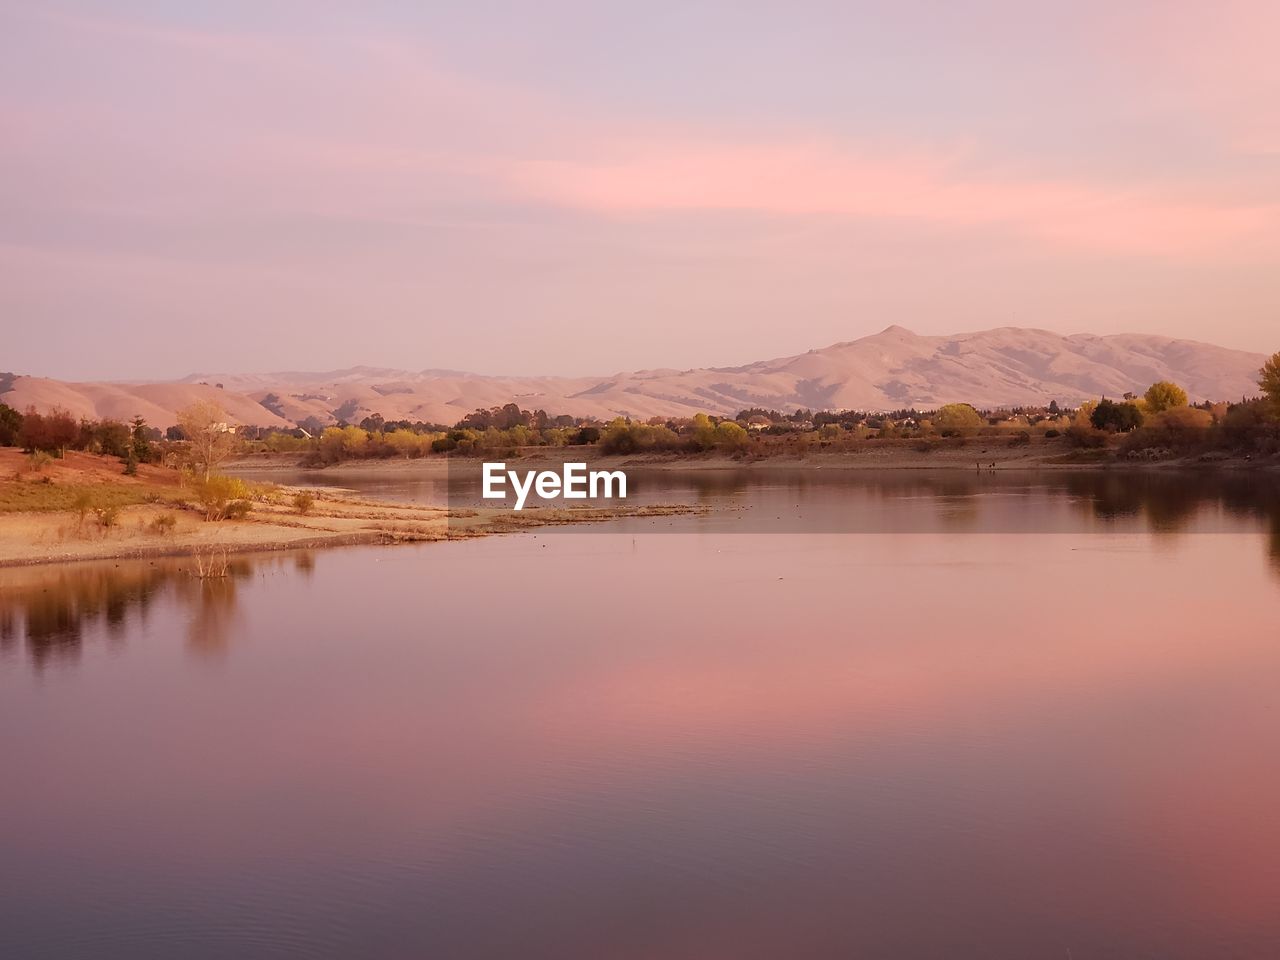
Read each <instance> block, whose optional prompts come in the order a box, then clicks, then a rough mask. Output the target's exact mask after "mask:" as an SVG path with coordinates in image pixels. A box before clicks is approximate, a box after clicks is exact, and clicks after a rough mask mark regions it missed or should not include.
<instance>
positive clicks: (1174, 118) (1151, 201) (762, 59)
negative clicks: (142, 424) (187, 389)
mask: <svg viewBox="0 0 1280 960" xmlns="http://www.w3.org/2000/svg"><path fill="white" fill-rule="evenodd" d="M1277 36H1280V4H1276V3H1274V2H1270V0H1256V2H1230V0H1228V2H1223V3H1216V4H1207V3H1202V2H1197V3H1188V2H1178V0H1169V2H1161V3H1141V2H1138V3H1125V4H1114V3H1094V2H1088V0H1084V2H1073V3H1057V2H1035V3H1027V2H956V3H937V2H929V3H925V2H912V0H903V2H893V3H890V2H875V3H872V2H861V3H860V2H849V0H843V2H821V3H819V2H814V3H753V2H745V3H744V2H706V3H690V2H682V3H665V2H651V3H645V4H611V3H599V2H585V0H580V2H563V0H547V2H540V3H529V2H526V3H499V2H490V0H478V2H473V3H468V4H442V3H441V4H436V3H412V2H398V3H393V2H378V0H374V2H369V3H362V4H345V5H342V4H331V3H318V2H272V0H254V2H243V3H242V2H234V0H232V2H219V3H216V4H214V3H206V4H195V3H183V2H177V0H173V2H159V0H152V2H141V0H124V2H113V3H74V2H67V3H59V2H53V3H47V4H45V3H41V4H27V3H18V2H3V0H0V76H2V77H3V83H2V84H0V129H2V130H3V145H4V146H3V150H2V151H0V210H2V211H3V216H0V315H2V316H3V318H4V352H3V356H0V370H12V371H14V372H18V373H32V374H42V375H48V376H56V377H64V378H80V379H89V378H130V377H137V378H142V377H150V378H171V377H177V376H181V375H184V374H186V373H189V372H192V371H194V370H219V371H248V370H279V369H330V368H335V367H341V366H348V365H352V364H372V365H378V366H391V367H399V368H406V369H422V368H428V367H445V368H455V369H469V370H475V371H478V372H484V373H547V374H605V373H609V372H612V371H616V370H624V369H637V368H644V367H654V366H664V367H665V366H670V367H681V368H683V367H693V366H703V365H729V364H739V363H745V362H749V361H752V360H757V359H763V358H768V357H774V356H782V355H787V354H793V353H798V352H802V351H804V350H807V349H809V348H811V347H819V346H823V345H826V344H828V343H831V342H835V341H840V340H849V339H853V338H855V337H859V336H862V335H865V334H868V333H872V332H874V331H876V330H879V329H881V328H883V327H885V326H888V325H889V324H901V325H903V326H906V327H909V328H911V329H913V330H915V331H917V332H919V333H952V332H956V331H961V330H970V329H983V328H988V327H994V326H1006V325H1013V326H1034V327H1043V328H1048V329H1051V330H1057V331H1059V332H1064V333H1074V332H1093V333H1116V332H1146V333H1159V334H1167V335H1170V336H1176V337H1186V338H1189V339H1198V340H1205V341H1210V342H1214V343H1220V344H1223V345H1226V346H1232V347H1238V348H1243V349H1249V350H1256V351H1261V352H1267V353H1270V352H1272V351H1274V350H1276V349H1277V348H1280V57H1277V56H1276V55H1275V49H1274V45H1275V40H1276V37H1277Z"/></svg>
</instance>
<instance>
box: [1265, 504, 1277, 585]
mask: <svg viewBox="0 0 1280 960" xmlns="http://www.w3.org/2000/svg"><path fill="white" fill-rule="evenodd" d="M1267 554H1268V555H1269V556H1270V557H1271V568H1272V569H1273V570H1274V571H1275V572H1276V575H1277V576H1280V511H1277V512H1275V513H1273V514H1271V529H1270V531H1269V536H1268V537H1267Z"/></svg>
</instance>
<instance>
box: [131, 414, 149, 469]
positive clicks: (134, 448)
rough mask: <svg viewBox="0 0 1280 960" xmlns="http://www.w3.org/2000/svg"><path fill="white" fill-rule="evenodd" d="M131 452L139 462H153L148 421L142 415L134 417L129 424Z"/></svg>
mask: <svg viewBox="0 0 1280 960" xmlns="http://www.w3.org/2000/svg"><path fill="white" fill-rule="evenodd" d="M129 434H130V443H129V447H130V451H129V452H130V453H131V454H132V456H133V459H134V460H136V461H138V462H139V463H150V462H151V436H150V428H149V427H148V426H147V421H146V420H144V419H142V417H140V416H138V417H134V418H133V420H132V421H131V422H130V424H129Z"/></svg>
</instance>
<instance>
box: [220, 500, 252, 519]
mask: <svg viewBox="0 0 1280 960" xmlns="http://www.w3.org/2000/svg"><path fill="white" fill-rule="evenodd" d="M252 511H253V504H252V503H251V502H250V501H248V500H232V501H231V502H230V503H228V504H227V508H226V510H225V511H224V512H223V514H222V516H223V519H224V520H243V519H244V518H245V517H247V516H248V515H249V514H250V513H251V512H252Z"/></svg>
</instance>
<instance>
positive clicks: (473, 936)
mask: <svg viewBox="0 0 1280 960" xmlns="http://www.w3.org/2000/svg"><path fill="white" fill-rule="evenodd" d="M1153 543H1154V541H1152V540H1150V539H1148V538H1147V537H1146V536H1143V535H1137V536H1132V535H1126V536H1114V537H1111V536H1107V537H1098V536H1085V535H1075V536H1072V535H1064V536H1056V537H1039V538H1033V537H1023V536H998V535H985V536H965V537H953V536H947V535H945V534H941V535H929V534H922V535H920V536H913V537H893V536H862V537H804V536H768V537H750V536H746V537H742V536H739V537H651V538H639V539H638V540H635V541H633V539H632V538H631V537H629V536H627V537H599V536H586V535H579V536H563V537H556V538H549V539H548V538H545V537H541V536H540V537H537V538H534V537H532V536H519V537H507V538H493V539H487V540H482V541H474V542H459V543H450V544H438V545H429V546H424V547H402V548H395V549H381V548H378V549H363V548H360V549H351V550H345V551H338V552H330V553H324V554H320V555H318V556H317V557H316V558H315V563H314V570H313V571H312V572H311V573H310V575H309V577H308V576H305V575H303V573H302V572H293V570H294V568H293V566H292V565H291V564H289V563H284V564H278V563H275V562H272V561H266V562H264V563H263V564H262V566H260V567H255V569H254V570H253V572H252V573H251V575H249V576H246V577H244V578H243V579H241V580H239V581H237V590H236V593H235V618H234V628H233V630H232V631H231V633H230V635H229V637H228V642H227V644H226V646H225V648H224V649H223V652H222V655H221V656H219V657H217V658H212V659H211V658H209V657H207V656H203V655H193V654H197V653H198V652H199V651H196V650H193V649H192V647H191V646H190V645H189V644H188V642H187V639H188V638H187V633H186V630H187V627H188V624H189V622H190V616H191V612H190V611H191V607H190V603H191V602H192V600H193V598H192V597H190V596H187V597H186V598H185V599H184V598H183V595H181V594H180V593H179V592H176V591H175V592H172V593H169V594H166V595H165V597H166V599H162V600H161V601H158V602H156V603H155V604H153V605H152V606H151V607H150V609H149V610H148V614H147V617H146V620H145V621H142V620H137V619H130V620H129V621H128V624H129V630H128V634H127V636H126V637H125V641H124V643H123V644H122V645H121V646H120V647H118V648H115V649H108V648H107V646H106V645H105V644H100V643H96V642H94V643H88V644H86V646H85V648H84V650H83V653H82V655H81V657H80V659H79V661H78V664H77V665H76V666H75V667H74V668H67V669H62V670H57V671H48V670H46V671H43V672H42V673H39V674H36V673H34V672H32V671H29V670H27V669H26V668H25V667H22V668H19V667H18V665H17V664H15V663H13V662H10V661H4V668H3V670H0V755H2V756H3V758H4V764H5V769H6V772H7V776H6V778H5V779H4V781H3V782H2V783H0V803H3V806H4V809H5V810H6V811H7V813H6V821H5V822H6V825H7V826H6V827H4V828H0V850H3V851H4V852H5V855H6V860H7V862H8V863H10V864H11V865H14V866H16V867H17V869H16V870H10V871H8V872H7V873H6V874H5V879H0V930H5V931H7V932H8V935H9V936H10V937H11V938H12V937H17V938H18V940H17V942H18V944H19V946H21V947H25V948H26V949H21V950H19V951H18V952H19V954H20V955H24V956H38V955H40V951H39V950H38V949H36V944H38V943H45V944H60V945H61V946H62V947H67V946H68V945H72V946H74V945H76V944H79V945H80V946H81V947H83V945H84V944H86V943H89V942H93V943H94V945H95V952H94V953H93V955H95V956H112V955H119V956H132V955H136V953H137V950H138V948H139V946H140V944H142V943H144V942H155V941H154V939H152V940H147V939H146V938H147V937H151V938H154V937H156V936H162V937H164V938H167V940H166V941H165V942H169V943H172V944H174V945H175V946H180V947H181V948H182V952H183V954H184V955H192V956H206V955H207V956H215V955H226V953H227V951H228V950H229V949H232V948H234V949H235V951H236V952H237V955H241V956H257V955H261V956H266V955H275V954H274V953H272V950H275V951H276V952H277V953H280V952H287V951H288V950H290V949H292V950H296V951H297V952H300V953H306V954H307V955H325V953H326V951H329V952H330V954H331V955H334V956H347V955H350V953H351V950H353V949H358V951H359V952H360V953H361V955H369V956H380V955H403V954H404V952H405V950H406V945H409V946H411V947H414V948H419V947H422V946H423V945H428V946H430V947H432V948H434V949H435V950H436V951H438V952H440V953H441V954H442V955H448V956H467V957H470V956H476V957H503V956H512V955H517V954H518V955H521V956H529V957H544V956H545V957H579V956H580V957H598V956H623V957H628V956H635V957H655V956H662V957H689V958H694V957H707V956H732V957H746V958H753V957H760V958H765V957H777V956H781V955H790V956H815V957H816V956H830V955H842V956H843V955H858V956H886V957H888V956H893V957H900V956H937V955H945V954H946V952H947V951H950V952H952V953H955V952H956V949H957V947H956V945H957V944H960V945H961V946H963V945H966V944H974V945H977V946H975V947H974V948H973V949H975V950H978V949H979V948H981V952H982V953H983V955H989V956H999V957H1005V956H1007V957H1014V956H1018V957H1022V956H1029V955H1036V954H1037V953H1038V951H1039V950H1040V945H1041V944H1043V943H1044V942H1046V940H1053V942H1054V943H1055V944H1062V945H1064V946H1069V947H1071V948H1072V950H1073V952H1074V953H1075V954H1076V955H1088V956H1113V957H1121V956H1135V955H1144V954H1148V953H1150V954H1158V955H1160V956H1168V957H1188V958H1190V957H1201V956H1205V955H1212V954H1213V952H1214V951H1221V950H1227V951H1228V952H1233V953H1236V954H1240V955H1247V956H1258V955H1266V954H1267V953H1268V952H1271V949H1272V948H1274V946H1275V945H1276V944H1277V943H1280V927H1277V924H1276V919H1275V915H1274V910H1273V909H1272V906H1273V903H1274V891H1275V890H1276V889H1277V882H1278V881H1280V876H1278V875H1277V867H1276V865H1275V858H1274V857H1273V856H1272V854H1271V851H1273V850H1274V849H1275V846H1276V844H1277V842H1280V834H1278V833H1277V826H1276V822H1275V819H1274V809H1275V807H1276V803H1277V801H1280V768H1278V767H1277V766H1276V764H1275V762H1274V760H1273V758H1272V753H1273V751H1271V750H1269V749H1268V744H1270V743H1272V742H1274V741H1275V739H1276V735H1277V733H1280V729H1277V723H1278V722H1280V720H1278V718H1277V716H1276V714H1275V711H1274V709H1273V705H1274V702H1275V696H1276V690H1275V683H1276V680H1275V677H1276V676H1277V673H1276V668H1277V666H1280V651H1277V650H1276V648H1275V645H1274V643H1272V642H1271V638H1272V637H1273V634H1274V630H1273V629H1272V628H1273V625H1274V623H1275V622H1276V617H1277V614H1280V591H1277V589H1276V586H1275V582H1274V579H1273V578H1272V577H1271V575H1270V573H1269V571H1268V570H1267V568H1266V565H1265V564H1263V563H1261V562H1260V558H1259V550H1258V544H1257V537H1256V536H1255V535H1245V536H1230V535H1222V536H1204V537H1189V538H1183V539H1179V540H1176V541H1173V542H1172V545H1171V546H1170V547H1169V548H1168V549H1164V550H1161V551H1154V552H1153V551H1152V550H1151V549H1150V548H1151V546H1152V544H1153ZM19 876H21V882H17V878H18V877H19ZM55 904H56V907H54V906H52V905H55ZM42 929H43V933H39V932H38V931H40V930H42ZM513 950H514V951H515V954H513V952H512V951H513ZM112 951H117V952H115V953H113V952H112ZM83 952H85V951H84V950H83V949H82V953H83ZM411 952H412V951H411ZM69 953H72V954H73V951H68V950H65V949H64V950H62V951H61V952H58V951H55V950H52V949H50V950H49V951H47V954H48V955H60V956H65V955H69ZM961 953H962V954H963V950H962V951H961Z"/></svg>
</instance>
